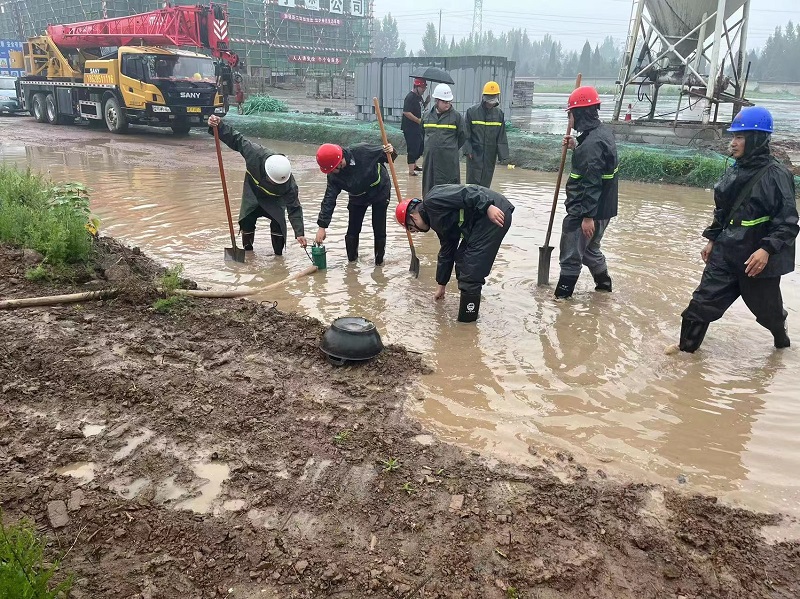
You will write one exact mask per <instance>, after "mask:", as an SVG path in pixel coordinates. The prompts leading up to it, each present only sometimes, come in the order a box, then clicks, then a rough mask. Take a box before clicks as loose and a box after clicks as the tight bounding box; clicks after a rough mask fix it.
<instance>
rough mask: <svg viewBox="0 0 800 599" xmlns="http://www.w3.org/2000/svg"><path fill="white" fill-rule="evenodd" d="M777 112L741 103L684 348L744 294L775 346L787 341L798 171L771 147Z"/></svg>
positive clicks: (684, 325) (684, 328)
mask: <svg viewBox="0 0 800 599" xmlns="http://www.w3.org/2000/svg"><path fill="white" fill-rule="evenodd" d="M772 127H773V126H772V115H771V114H770V113H769V111H768V110H767V109H766V108H763V107H761V106H753V107H750V108H744V109H743V110H742V111H741V112H739V114H737V115H736V118H734V120H733V122H732V123H731V127H730V129H728V131H732V132H733V134H734V138H733V141H732V142H731V155H732V156H733V157H734V159H735V160H736V162H735V163H734V164H733V166H731V167H729V168H728V169H727V170H726V171H725V173H724V174H723V175H722V178H721V179H720V181H719V182H718V183H717V184H716V185H715V186H714V205H715V209H714V221H713V222H712V223H711V226H710V227H708V228H707V229H706V230H705V231H704V232H703V237H705V238H706V239H708V243H707V244H706V246H705V248H703V251H702V252H701V257H702V259H703V261H704V262H705V263H706V267H705V270H704V271H703V276H702V278H701V280H700V286H699V287H698V288H697V289H696V290H695V292H694V294H693V295H692V300H691V301H690V302H689V306H688V307H687V308H686V310H684V311H683V314H682V315H681V316H682V317H683V320H682V322H681V336H680V343H679V346H678V347H679V349H680V350H681V351H685V352H689V353H691V352H694V351H696V350H697V348H699V347H700V344H701V343H702V342H703V338H704V337H705V334H706V331H707V330H708V325H709V323H710V322H713V321H715V320H718V319H719V318H721V317H722V315H723V314H724V313H725V311H726V310H727V309H728V308H729V307H730V305H731V304H733V302H734V301H736V299H737V298H738V297H739V296H741V297H742V299H743V300H744V303H745V304H746V305H747V307H748V308H749V309H750V311H751V312H752V313H753V314H754V315H755V317H756V322H758V324H760V325H761V326H763V327H764V328H766V329H767V330H769V331H770V332H771V333H772V336H773V340H774V344H775V347H778V348H783V347H789V345H790V341H789V335H788V331H787V328H786V316H787V313H786V311H785V310H784V309H783V298H782V297H781V288H780V282H781V276H782V275H785V274H788V273H790V272H792V271H793V270H794V259H795V238H796V237H797V234H798V231H800V228H798V222H797V221H798V217H797V203H796V200H795V188H794V178H793V177H792V174H791V173H790V172H789V170H788V169H787V168H786V167H785V166H783V165H782V164H781V163H779V162H778V161H777V160H776V159H775V158H773V157H772V155H771V154H770V149H769V140H770V134H771V133H772Z"/></svg>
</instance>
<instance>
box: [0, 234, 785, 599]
mask: <svg viewBox="0 0 800 599" xmlns="http://www.w3.org/2000/svg"><path fill="white" fill-rule="evenodd" d="M103 243H104V244H105V246H104V247H105V248H106V249H107V250H108V251H107V252H105V253H101V255H104V256H105V258H106V259H107V258H108V257H109V256H110V255H114V252H118V254H117V255H118V259H119V263H120V264H122V263H125V264H129V263H130V264H132V266H131V267H130V269H129V274H128V276H127V280H128V283H129V285H128V288H129V289H133V288H135V287H136V285H137V284H138V285H139V287H140V288H141V289H144V290H147V289H151V281H152V278H153V276H154V275H157V273H158V272H160V271H159V270H158V266H157V265H155V264H154V263H152V262H150V261H148V260H147V259H146V257H144V256H142V255H141V253H136V252H134V251H133V250H128V249H125V248H123V247H122V246H120V245H119V244H116V243H113V242H111V241H104V242H103ZM134 256H136V259H135V260H134V259H133V258H132V257H134ZM129 259H130V260H129ZM94 266H95V269H94V272H96V273H105V272H106V271H107V268H105V267H103V266H102V265H101V264H95V265H94ZM25 268H26V266H25V265H24V263H23V255H22V253H21V252H20V251H18V250H13V249H9V248H2V249H0V294H1V295H2V296H3V297H26V296H36V295H42V294H46V293H52V292H54V291H59V292H62V293H63V292H70V291H76V290H80V289H83V288H85V285H84V284H82V283H77V282H76V283H70V282H66V283H62V284H60V288H59V289H55V288H54V284H53V283H50V284H49V286H48V287H42V286H41V285H39V284H36V283H32V282H29V281H27V280H26V279H25V278H24V276H20V273H21V272H24V270H25ZM92 281H93V283H92V285H94V286H96V287H102V286H109V285H112V284H114V283H113V282H109V281H105V280H104V279H103V278H102V277H101V276H98V277H97V278H94V279H92ZM150 300H151V296H150V295H148V293H139V294H126V295H123V296H121V297H119V298H117V299H115V300H111V301H103V302H92V303H87V304H78V305H64V306H54V307H47V308H36V309H26V310H18V311H6V312H2V313H0V340H2V342H1V343H0V354H2V359H1V360H0V390H1V391H2V398H3V399H2V402H0V507H1V508H2V510H3V514H4V518H5V519H6V520H9V521H14V520H16V519H18V518H21V517H27V518H29V519H31V520H33V521H34V522H35V523H36V525H37V527H38V529H39V530H40V531H41V533H42V534H44V535H45V536H46V538H47V540H48V551H49V553H50V555H51V556H52V557H54V558H55V557H58V556H63V565H62V571H61V572H62V575H63V573H66V572H73V573H74V574H75V576H76V585H75V587H74V590H73V592H72V595H71V596H72V597H74V598H78V599H81V598H84V599H88V598H92V599H98V598H105V597H108V598H111V597H114V598H142V599H155V598H165V599H167V598H170V599H173V598H177V597H181V598H183V597H186V598H189V597H203V598H205V597H240V598H241V597H248V598H250V597H252V598H255V597H280V598H282V599H283V598H292V597H298V598H299V597H352V598H360V597H397V598H405V599H410V598H411V597H421V598H434V597H436V598H448V599H449V598H452V599H455V598H475V599H477V598H481V599H490V598H498V599H499V598H502V597H526V598H529V597H539V598H548V599H550V598H553V599H554V598H574V599H578V598H581V599H583V598H586V597H595V598H608V599H611V598H614V599H626V598H631V599H633V598H636V599H642V598H664V597H676V598H677V597H685V598H698V599H699V598H703V599H710V598H726V599H729V598H738V597H741V598H745V597H747V598H754V597H786V598H788V597H797V596H798V595H799V594H800V566H799V565H798V564H800V561H799V560H798V558H800V544H797V543H791V542H778V543H773V544H768V543H767V542H766V541H765V540H764V538H763V537H762V529H763V527H770V526H774V525H777V524H779V522H780V517H779V516H773V515H764V514H755V513H751V512H747V511H743V510H737V509H731V508H728V507H724V506H722V505H719V504H718V503H717V502H716V500H715V499H714V498H711V497H701V496H688V495H682V494H679V493H676V492H674V491H670V490H666V489H663V488H661V487H658V486H652V485H642V484H630V483H629V484H622V483H619V482H613V481H611V480H610V479H609V478H608V477H607V476H606V475H605V473H604V472H602V471H601V470H596V471H587V469H586V468H585V467H583V466H582V465H581V464H579V463H577V462H576V461H575V460H574V459H573V458H572V456H570V455H567V454H563V453H562V454H559V455H558V456H557V459H558V460H559V461H560V463H559V464H558V470H559V471H560V472H561V473H562V474H561V476H559V477H557V476H555V474H554V472H555V468H553V469H548V468H525V467H520V466H513V465H508V464H504V463H501V462H498V461H496V460H493V459H488V458H486V457H485V456H480V455H476V453H475V452H473V453H465V452H464V451H463V450H461V449H458V448H455V447H453V446H450V445H447V444H444V443H441V442H439V441H437V440H436V439H435V438H433V437H432V436H431V435H428V434H426V433H425V431H423V430H421V428H420V426H419V424H418V423H416V422H414V421H413V420H412V419H410V418H408V417H407V416H405V415H404V411H403V404H404V403H405V402H416V401H424V400H425V398H424V397H420V396H419V395H418V391H415V388H414V385H413V384H414V382H415V381H416V380H417V379H418V378H419V377H420V376H424V374H425V372H426V366H425V364H424V362H423V361H422V359H421V357H420V356H418V355H415V354H412V353H409V352H407V351H406V350H404V349H403V348H402V347H397V346H390V347H388V348H387V349H386V350H385V352H384V353H383V354H382V355H381V356H379V357H378V358H376V359H375V360H373V361H370V362H367V363H363V364H359V365H350V366H346V367H338V368H337V367H335V366H332V365H330V364H329V363H328V362H327V361H326V359H325V357H324V355H323V354H321V352H320V351H319V349H318V347H319V342H320V338H321V335H322V333H323V332H324V330H325V326H324V325H323V324H322V323H320V322H319V321H316V320H313V319H309V318H305V317H302V316H299V315H296V314H287V313H284V312H281V311H280V310H279V309H277V308H276V307H275V306H274V305H272V304H259V303H256V302H252V301H246V300H199V299H193V300H187V301H185V302H183V303H181V304H179V305H178V306H177V307H175V308H174V309H173V310H172V311H170V312H168V313H166V314H159V313H157V312H155V311H154V310H153V308H152V305H151V303H149V302H150ZM563 473H567V474H566V475H565V474H563Z"/></svg>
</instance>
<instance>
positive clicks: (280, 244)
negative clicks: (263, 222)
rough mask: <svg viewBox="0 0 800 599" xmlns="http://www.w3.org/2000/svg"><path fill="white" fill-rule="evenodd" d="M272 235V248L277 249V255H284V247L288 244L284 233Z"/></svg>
mask: <svg viewBox="0 0 800 599" xmlns="http://www.w3.org/2000/svg"><path fill="white" fill-rule="evenodd" d="M271 237H272V249H273V250H275V255H276V256H283V248H284V247H285V246H286V238H285V237H284V236H283V235H275V233H273V234H272V235H271Z"/></svg>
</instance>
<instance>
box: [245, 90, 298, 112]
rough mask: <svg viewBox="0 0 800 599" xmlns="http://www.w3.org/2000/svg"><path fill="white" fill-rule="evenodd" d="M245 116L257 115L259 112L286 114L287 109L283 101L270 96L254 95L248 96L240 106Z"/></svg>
mask: <svg viewBox="0 0 800 599" xmlns="http://www.w3.org/2000/svg"><path fill="white" fill-rule="evenodd" d="M242 109H243V110H244V113H245V114H258V113H261V112H287V111H288V110H289V107H288V106H287V105H286V102H284V101H283V100H278V99H277V98H273V97H271V96H267V95H262V94H255V95H253V96H250V97H249V98H248V99H247V100H246V101H245V103H244V104H243V105H242Z"/></svg>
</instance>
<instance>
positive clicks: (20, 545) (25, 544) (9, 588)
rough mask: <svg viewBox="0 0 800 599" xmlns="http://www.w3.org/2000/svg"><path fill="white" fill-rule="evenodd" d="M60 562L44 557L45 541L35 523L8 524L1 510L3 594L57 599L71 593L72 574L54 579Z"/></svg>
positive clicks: (19, 598)
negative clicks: (37, 530)
mask: <svg viewBox="0 0 800 599" xmlns="http://www.w3.org/2000/svg"><path fill="white" fill-rule="evenodd" d="M58 567H59V563H58V562H55V563H52V564H48V563H46V562H45V560H44V543H43V542H42V540H41V539H39V538H38V537H37V536H36V529H35V527H34V525H33V524H32V523H31V522H28V521H26V520H22V521H20V522H18V523H17V524H14V525H11V526H6V525H5V523H4V522H3V514H2V512H0V597H8V598H9V599H11V598H12V597H13V598H14V599H55V598H56V597H58V596H59V595H61V596H64V595H66V594H68V593H69V590H70V588H71V587H72V577H71V576H70V577H68V578H67V579H66V580H64V581H63V582H61V583H60V584H54V583H53V582H52V579H53V576H54V574H55V573H56V571H57V570H58Z"/></svg>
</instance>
